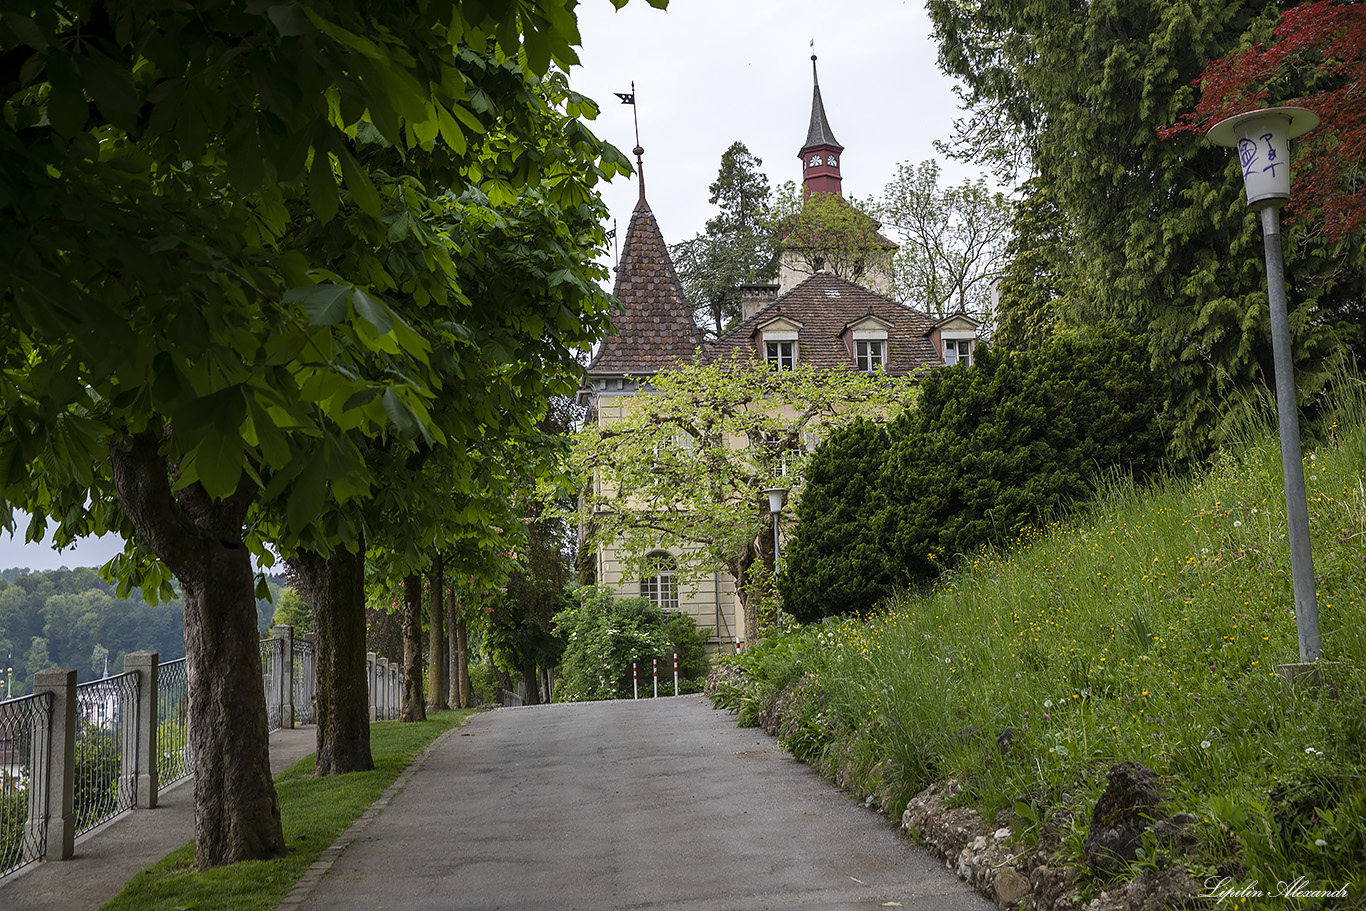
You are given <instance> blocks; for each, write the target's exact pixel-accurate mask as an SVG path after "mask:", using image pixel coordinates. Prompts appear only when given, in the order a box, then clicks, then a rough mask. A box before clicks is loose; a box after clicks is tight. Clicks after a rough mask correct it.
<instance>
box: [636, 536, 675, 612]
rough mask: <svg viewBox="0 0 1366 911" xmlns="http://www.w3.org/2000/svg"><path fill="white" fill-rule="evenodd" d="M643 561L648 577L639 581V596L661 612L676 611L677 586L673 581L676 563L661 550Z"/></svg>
mask: <svg viewBox="0 0 1366 911" xmlns="http://www.w3.org/2000/svg"><path fill="white" fill-rule="evenodd" d="M645 561H646V562H645V566H646V570H645V572H646V573H647V574H648V575H646V577H645V578H643V579H641V580H640V596H641V597H642V598H648V599H649V600H650V603H651V604H653V605H654V606H655V607H658V608H661V609H663V610H678V585H677V583H676V582H675V581H674V574H675V572H677V570H678V561H677V560H675V559H674V558H673V557H672V556H670V555H669V554H667V553H665V552H664V551H662V550H658V551H655V552H654V553H652V554H650V555H649V556H647V557H646V558H645Z"/></svg>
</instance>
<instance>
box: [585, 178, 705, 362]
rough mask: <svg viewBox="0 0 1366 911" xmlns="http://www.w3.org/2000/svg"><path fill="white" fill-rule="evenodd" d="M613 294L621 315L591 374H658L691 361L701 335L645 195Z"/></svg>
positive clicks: (624, 248)
mask: <svg viewBox="0 0 1366 911" xmlns="http://www.w3.org/2000/svg"><path fill="white" fill-rule="evenodd" d="M612 293H613V294H615V295H616V297H617V300H619V301H621V306H622V311H621V312H620V313H617V314H616V315H615V316H613V317H612V326H613V328H614V329H615V330H616V331H615V333H614V334H612V335H609V336H608V337H607V338H606V339H605V340H603V343H602V347H601V348H599V349H598V353H597V356H596V357H594V358H593V361H592V363H590V364H589V365H588V372H589V373H636V374H644V373H654V372H655V371H657V370H662V369H664V368H665V367H668V366H670V365H671V364H673V362H674V361H675V360H677V359H679V358H682V359H684V360H691V359H692V357H693V354H694V353H695V352H696V350H697V347H698V345H700V344H701V343H702V334H701V333H700V332H699V331H698V330H697V324H696V323H694V322H693V319H692V310H691V309H690V308H689V307H688V301H687V298H686V297H685V296H684V294H683V286H682V284H680V283H679V281H678V273H677V272H676V271H674V264H673V260H672V259H670V258H669V250H668V247H666V246H665V244H664V235H663V234H661V233H660V230H659V224H658V223H657V222H656V221H655V216H654V213H653V212H651V211H650V204H649V203H648V202H646V201H645V195H644V192H643V191H642V193H641V197H640V202H638V203H637V204H636V210H635V212H633V213H632V214H631V224H630V226H629V227H628V228H627V229H626V241H625V243H624V244H623V245H622V250H621V263H620V264H619V265H618V267H617V282H616V286H615V287H614V288H613V291H612Z"/></svg>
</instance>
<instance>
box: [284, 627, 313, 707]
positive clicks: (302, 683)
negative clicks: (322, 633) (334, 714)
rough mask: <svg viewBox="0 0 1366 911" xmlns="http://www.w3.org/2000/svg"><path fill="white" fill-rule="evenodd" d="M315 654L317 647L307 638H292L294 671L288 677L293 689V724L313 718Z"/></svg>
mask: <svg viewBox="0 0 1366 911" xmlns="http://www.w3.org/2000/svg"><path fill="white" fill-rule="evenodd" d="M316 655H317V647H316V646H315V645H314V644H313V643H312V642H310V641H308V640H307V639H295V640H294V673H293V674H292V675H290V679H291V681H292V682H293V690H294V692H293V695H294V722H295V724H313V723H314V720H315V714H314V697H315V695H316V692H317V673H316V671H317V665H316V664H315V659H316Z"/></svg>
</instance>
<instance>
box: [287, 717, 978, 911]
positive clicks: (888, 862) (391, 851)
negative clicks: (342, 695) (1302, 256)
mask: <svg viewBox="0 0 1366 911" xmlns="http://www.w3.org/2000/svg"><path fill="white" fill-rule="evenodd" d="M892 902H899V903H900V906H901V907H904V908H920V909H935V911H939V909H943V911H959V909H961V911H969V909H971V911H986V909H989V908H992V907H993V906H992V905H991V904H990V903H988V902H986V901H984V900H983V899H981V898H979V897H978V896H976V895H975V894H974V893H972V892H971V891H970V890H969V889H968V888H967V887H966V886H965V885H963V884H962V883H960V882H959V881H958V880H957V879H956V878H955V877H954V876H953V875H952V874H950V873H949V872H948V871H946V870H944V869H943V867H942V866H940V865H939V864H938V863H937V862H935V861H933V860H932V859H931V858H930V857H929V856H928V855H927V854H925V852H924V851H923V850H921V849H920V848H918V847H916V846H915V845H914V844H912V843H909V842H907V841H905V840H903V839H901V838H900V837H899V836H898V835H897V833H896V830H895V829H894V828H892V827H891V826H890V825H889V824H888V823H887V822H886V821H884V820H883V819H881V817H879V816H877V815H876V814H874V813H872V812H871V811H868V810H865V809H863V808H862V807H861V806H859V805H858V804H856V803H855V802H853V801H851V800H850V799H849V798H848V797H846V796H844V795H843V794H842V793H841V792H839V791H838V790H836V789H835V788H833V787H832V786H831V785H829V784H828V783H826V782H824V781H822V780H821V779H820V778H819V777H818V776H817V775H816V774H815V773H814V772H812V771H811V770H810V769H808V768H807V767H805V766H803V765H801V764H800V763H797V762H795V761H793V760H792V759H790V758H789V757H787V756H786V754H784V753H782V752H780V751H779V750H778V749H777V748H776V746H775V744H774V741H773V739H772V738H770V737H768V736H767V735H766V734H764V733H762V732H761V731H757V730H753V729H745V730H742V729H738V728H736V727H735V721H734V718H733V717H732V716H730V715H727V714H725V713H724V712H717V711H714V710H712V709H711V708H710V707H709V706H708V705H707V704H706V703H704V702H702V701H701V700H700V699H699V698H698V697H695V696H682V697H678V698H674V699H657V700H641V701H639V702H629V701H627V702H614V703H596V704H571V705H551V706H541V707H527V708H518V709H504V710H499V711H497V712H492V713H489V714H485V715H480V716H476V717H475V718H473V719H471V721H470V722H469V723H468V724H466V725H465V726H464V727H463V728H461V729H459V730H458V731H455V732H452V734H451V735H449V736H448V737H447V739H445V740H444V741H442V742H441V744H440V745H439V746H438V747H437V749H436V750H435V751H434V752H433V753H432V754H431V755H430V756H429V757H428V758H427V760H426V762H425V764H424V765H423V766H422V767H421V769H420V771H418V772H417V773H416V774H415V775H414V777H413V778H412V780H411V781H409V782H408V784H407V785H406V786H405V787H404V788H403V789H402V790H401V791H399V792H398V793H397V794H396V795H395V796H394V798H393V800H392V802H391V803H390V804H389V805H388V806H387V807H386V808H385V809H384V810H383V811H382V812H381V813H380V814H379V815H378V816H376V817H375V818H374V819H373V820H371V821H370V823H369V824H368V825H367V827H366V828H365V829H364V830H363V831H362V833H361V834H360V837H359V838H358V839H357V840H356V841H355V842H354V843H352V844H351V846H350V847H348V848H347V849H346V851H345V852H344V853H343V854H342V855H341V857H340V858H339V859H338V861H337V862H336V864H335V865H334V866H333V867H332V868H331V870H329V871H328V872H327V874H326V875H325V876H323V878H322V879H321V881H320V882H319V883H318V884H317V886H316V888H315V891H314V892H313V893H312V895H311V896H310V897H309V898H308V900H307V901H306V902H305V903H304V904H303V906H302V907H303V908H306V909H310V911H322V909H326V911H349V909H354V911H377V909H404V911H419V909H441V911H458V909H478V911H493V909H518V911H521V909H555V911H561V909H564V911H572V909H579V911H609V909H628V908H650V909H659V911H722V909H724V911H748V909H765V911H774V909H782V911H796V909H813V911H815V909H820V911H836V909H854V908H859V909H865V908H879V907H884V906H887V907H895V905H891V904H889V903H892Z"/></svg>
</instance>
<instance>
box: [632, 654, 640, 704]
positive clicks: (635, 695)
mask: <svg viewBox="0 0 1366 911" xmlns="http://www.w3.org/2000/svg"><path fill="white" fill-rule="evenodd" d="M639 681H640V675H639V674H637V673H636V663H635V662H634V661H632V662H631V698H632V699H639V698H640V683H639Z"/></svg>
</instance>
